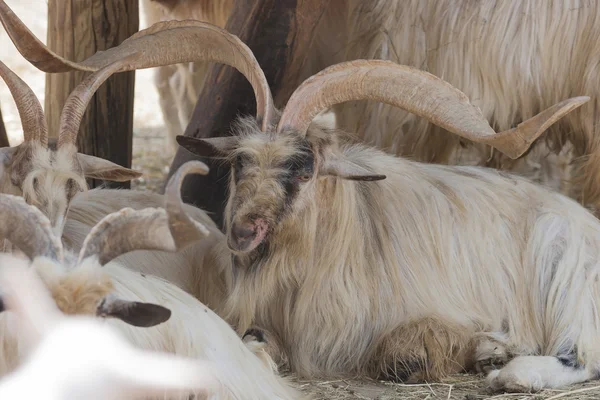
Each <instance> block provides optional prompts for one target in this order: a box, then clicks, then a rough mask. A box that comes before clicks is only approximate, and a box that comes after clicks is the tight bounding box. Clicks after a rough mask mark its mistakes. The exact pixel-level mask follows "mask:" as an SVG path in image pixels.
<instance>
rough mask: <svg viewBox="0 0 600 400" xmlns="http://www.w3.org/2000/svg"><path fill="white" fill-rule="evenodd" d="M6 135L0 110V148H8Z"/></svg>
mask: <svg viewBox="0 0 600 400" xmlns="http://www.w3.org/2000/svg"><path fill="white" fill-rule="evenodd" d="M8 146H10V143H9V142H8V135H7V134H6V127H5V126H4V119H3V118H2V110H0V147H8Z"/></svg>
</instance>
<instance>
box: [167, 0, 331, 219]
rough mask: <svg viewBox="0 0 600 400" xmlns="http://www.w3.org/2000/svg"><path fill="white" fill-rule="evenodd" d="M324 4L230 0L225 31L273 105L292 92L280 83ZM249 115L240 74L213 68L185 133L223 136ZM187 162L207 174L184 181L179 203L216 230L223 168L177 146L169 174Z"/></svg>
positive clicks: (303, 50)
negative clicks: (263, 82)
mask: <svg viewBox="0 0 600 400" xmlns="http://www.w3.org/2000/svg"><path fill="white" fill-rule="evenodd" d="M326 6H327V2H326V1H322V0H255V1H248V0H236V3H235V5H234V7H233V12H232V14H231V15H230V17H229V20H228V22H227V25H226V27H225V29H226V30H227V31H229V32H231V33H233V34H235V35H237V36H238V37H239V38H240V39H241V40H242V41H243V42H244V43H246V44H247V45H248V47H250V49H252V51H253V52H254V55H255V56H256V59H257V60H258V62H259V63H260V65H261V67H262V68H263V70H264V72H265V75H266V77H267V80H268V82H269V85H270V87H271V90H272V92H273V97H274V99H275V102H276V105H277V106H278V107H281V106H282V105H284V104H285V103H286V102H287V100H288V98H289V96H290V95H291V94H292V91H293V90H294V89H295V88H294V87H289V85H286V84H285V83H286V82H294V83H295V82H296V81H297V79H298V75H299V74H300V71H301V68H302V65H303V63H304V62H305V58H306V57H305V56H306V54H307V52H308V51H309V49H310V47H311V43H312V41H313V38H314V33H315V31H316V26H317V24H318V22H319V19H320V18H321V16H322V15H323V13H324V11H325V8H326ZM284 77H285V79H284ZM255 114H256V100H255V98H254V93H253V91H252V87H251V86H250V84H249V83H248V82H247V81H246V79H245V78H244V76H243V75H242V74H240V73H239V72H237V71H236V70H235V69H233V68H231V67H227V66H224V65H220V64H219V65H214V66H213V67H212V69H211V71H210V72H209V75H208V78H207V80H206V83H205V85H204V88H203V90H202V93H201V94H200V96H199V98H198V103H197V104H196V109H195V110H194V113H193V115H192V119H191V121H190V123H189V125H188V127H187V129H186V131H185V135H186V136H194V137H213V136H223V135H229V134H230V131H229V127H230V124H231V122H232V121H233V120H234V119H235V118H236V117H237V116H238V115H255ZM193 159H200V160H201V161H203V162H205V163H206V164H207V165H208V166H209V167H210V173H209V175H207V176H197V175H196V176H191V177H189V178H188V179H187V180H186V181H185V182H184V184H183V187H182V196H183V199H184V201H185V202H187V203H191V204H194V205H196V206H197V207H200V208H202V209H203V210H205V211H207V212H209V215H210V216H211V217H212V218H213V220H214V221H215V222H216V223H217V225H218V226H220V227H222V226H223V210H224V208H225V202H226V200H227V198H226V196H227V188H226V186H227V184H228V182H229V178H228V175H229V168H228V166H222V167H221V166H219V163H218V162H213V161H211V160H208V159H204V158H201V157H196V156H194V155H192V154H190V153H189V152H187V151H186V150H185V149H182V148H179V149H178V151H177V154H176V155H175V159H174V160H173V164H172V165H171V171H170V174H172V173H173V172H175V171H176V170H177V168H178V167H179V166H180V165H181V164H183V163H185V162H187V161H189V160H193Z"/></svg>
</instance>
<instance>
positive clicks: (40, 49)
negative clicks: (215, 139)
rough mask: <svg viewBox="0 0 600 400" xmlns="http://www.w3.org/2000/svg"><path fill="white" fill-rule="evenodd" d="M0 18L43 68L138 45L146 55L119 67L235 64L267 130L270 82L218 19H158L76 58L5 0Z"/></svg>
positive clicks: (81, 66)
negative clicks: (39, 34) (52, 45)
mask: <svg viewBox="0 0 600 400" xmlns="http://www.w3.org/2000/svg"><path fill="white" fill-rule="evenodd" d="M0 20H1V21H2V24H3V25H4V28H5V29H6V31H7V32H8V34H9V36H10V38H11V40H12V41H13V43H15V46H16V47H17V49H18V50H19V52H20V53H21V55H23V57H25V58H26V59H27V60H28V61H29V62H31V63H32V64H33V65H35V66H36V67H37V68H39V69H41V70H42V71H44V72H66V71H72V70H79V71H97V70H99V69H101V68H103V67H105V66H107V65H108V64H111V63H113V62H115V61H117V60H120V59H122V58H124V57H125V56H127V55H129V54H132V53H134V52H137V51H140V52H141V53H142V57H140V58H139V59H137V60H135V61H133V62H131V63H128V64H123V65H122V67H121V69H120V70H119V71H117V72H122V71H131V70H135V69H143V68H152V67H160V66H164V65H170V64H179V63H187V62H195V61H208V62H218V63H222V64H226V65H229V66H231V67H233V68H235V69H237V70H238V71H240V72H241V73H242V74H243V75H244V76H245V77H246V78H247V79H248V81H250V84H251V85H252V88H253V89H254V94H255V96H256V105H257V107H256V109H257V113H256V117H257V120H258V121H260V122H261V124H262V129H263V130H265V131H266V130H267V128H268V126H269V124H270V123H271V121H272V118H273V116H274V108H273V107H274V106H273V98H272V96H271V91H270V89H269V84H268V83H267V79H266V78H265V74H264V73H263V71H262V69H261V68H260V65H259V64H258V62H257V61H256V59H255V58H254V55H253V54H252V51H251V50H250V49H249V48H248V46H246V45H245V44H244V43H243V42H242V41H241V40H240V39H239V38H238V37H237V36H235V35H232V34H231V33H229V32H227V31H225V30H224V29H221V28H218V27H216V26H214V25H211V24H208V23H205V22H199V21H193V20H185V21H166V22H159V23H156V24H154V25H152V26H151V27H149V28H147V29H144V30H141V31H139V32H138V33H136V34H134V35H132V36H131V37H129V38H128V39H126V40H125V41H123V43H121V44H120V45H119V46H116V47H113V48H111V49H108V50H106V51H99V52H97V53H96V54H94V55H93V56H91V57H89V58H88V59H86V60H84V61H82V62H78V63H76V62H72V61H69V60H66V59H65V58H63V57H61V56H59V55H57V54H56V53H54V52H52V51H51V50H50V49H48V47H46V46H45V45H44V44H43V43H42V42H40V41H39V40H38V39H37V38H36V37H35V35H33V33H32V32H31V31H30V30H29V29H27V27H26V26H25V25H24V24H23V22H22V21H21V20H20V19H19V18H18V17H17V16H16V15H15V13H14V12H12V10H11V9H10V8H9V7H8V6H7V5H6V4H5V3H4V1H3V0H0Z"/></svg>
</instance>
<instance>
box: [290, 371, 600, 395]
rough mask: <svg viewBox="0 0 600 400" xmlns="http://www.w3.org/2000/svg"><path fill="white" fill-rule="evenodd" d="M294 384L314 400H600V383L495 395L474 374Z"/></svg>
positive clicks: (593, 382) (292, 378)
mask: <svg viewBox="0 0 600 400" xmlns="http://www.w3.org/2000/svg"><path fill="white" fill-rule="evenodd" d="M291 380H292V382H293V385H294V386H296V387H297V388H299V389H300V390H302V391H303V392H304V393H307V394H311V395H312V396H313V399H314V400H326V399H327V400H345V399H348V400H350V399H352V400H354V399H356V400H359V399H360V400H391V399H406V400H430V399H431V400H432V399H446V400H482V399H497V400H554V399H565V400H566V399H571V400H592V399H594V400H597V399H600V386H598V382H595V381H591V382H587V383H584V384H581V385H574V386H571V387H565V388H562V389H560V390H558V389H554V390H544V391H542V392H539V393H492V392H490V391H489V390H488V389H487V388H486V385H485V380H484V379H483V378H481V377H477V376H474V375H466V374H461V375H454V376H452V377H450V378H448V379H446V380H444V381H443V382H439V383H424V384H418V385H403V384H395V383H391V382H382V381H375V380H351V379H350V380H327V381H318V380H315V381H306V380H298V379H295V378H294V377H291Z"/></svg>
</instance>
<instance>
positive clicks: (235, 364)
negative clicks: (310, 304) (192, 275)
mask: <svg viewBox="0 0 600 400" xmlns="http://www.w3.org/2000/svg"><path fill="white" fill-rule="evenodd" d="M8 257H9V256H6V258H8ZM32 267H33V268H35V270H36V272H37V273H38V274H39V276H40V277H41V278H42V281H43V282H44V284H45V285H46V286H47V287H48V289H49V291H50V293H51V294H52V297H53V298H54V300H55V302H56V304H57V306H58V308H59V309H60V310H61V311H63V312H65V313H66V314H71V315H88V316H93V315H94V314H95V310H96V308H97V307H98V304H99V303H100V301H101V300H102V298H103V297H104V296H106V295H107V294H108V293H114V294H116V295H118V296H119V297H121V298H127V299H132V300H136V301H144V302H146V301H148V302H154V303H156V304H161V305H164V306H166V307H167V308H169V309H170V310H171V311H172V316H171V318H170V319H169V320H168V321H167V322H165V323H163V324H161V325H157V326H155V327H150V328H138V327H134V326H130V325H126V324H124V323H123V322H121V321H118V322H117V321H114V320H113V321H111V320H107V321H106V324H108V325H110V326H112V328H113V329H116V330H117V331H119V333H120V334H121V335H122V336H123V337H124V338H125V339H126V340H127V341H128V342H129V343H130V344H132V345H134V346H135V347H137V348H140V349H143V350H151V351H157V352H166V353H173V354H176V355H178V356H185V357H188V358H193V359H197V360H203V361H207V362H209V363H210V365H212V373H213V374H214V375H215V377H216V379H218V381H219V382H220V389H219V390H218V391H217V392H215V393H213V395H217V396H218V398H230V399H241V398H256V399H263V398H272V399H284V398H295V397H296V396H297V394H295V392H294V391H293V390H292V389H290V388H289V387H287V386H286V385H285V383H283V381H281V380H280V379H279V378H277V377H276V375H275V374H274V373H273V371H272V369H271V366H270V365H268V364H267V365H265V364H264V363H263V362H262V361H261V360H260V359H259V358H258V357H257V356H256V355H254V354H253V353H251V352H250V351H249V350H248V348H247V347H246V345H245V344H244V343H243V342H242V341H241V340H240V338H239V337H238V336H237V335H236V333H235V332H234V331H233V330H232V329H231V328H230V327H229V325H227V323H226V322H225V321H223V320H222V319H221V318H219V317H218V316H217V315H216V314H215V313H213V312H212V311H211V310H210V309H208V307H206V306H204V305H203V304H201V303H200V302H198V301H197V300H196V299H194V298H193V297H192V296H190V295H188V294H187V293H185V292H183V291H182V290H180V289H178V288H177V287H175V286H173V285H172V284H170V283H168V282H166V281H164V280H162V279H159V278H156V277H153V276H151V275H143V274H140V273H138V272H134V271H131V270H129V269H127V268H124V267H123V266H122V265H121V264H120V263H119V262H117V261H113V262H111V263H109V264H107V265H106V266H104V267H103V268H100V267H99V266H98V264H97V262H96V261H95V260H94V259H93V258H90V259H88V260H86V261H85V262H84V263H83V264H81V265H79V266H77V267H76V268H73V269H68V268H67V269H65V267H64V266H63V265H60V264H58V263H56V262H54V261H52V260H50V259H46V258H36V259H35V260H34V261H33V265H32ZM0 320H1V321H2V324H3V328H2V332H3V334H4V346H3V347H2V348H3V349H5V350H4V351H3V354H2V357H0V360H1V361H2V368H0V370H1V373H2V374H6V373H8V372H10V371H11V370H13V369H14V368H15V367H16V366H17V365H18V363H19V361H20V359H21V357H22V354H20V353H21V349H22V347H23V346H22V345H21V344H20V340H21V338H20V334H19V333H18V331H15V325H14V322H15V321H14V320H13V319H12V318H11V315H3V316H1V317H0ZM253 346H254V347H255V348H256V352H257V353H259V354H261V353H262V352H263V351H262V347H263V346H261V345H260V344H253ZM199 394H200V393H199ZM188 397H189V393H186V394H185V395H183V396H182V397H181V398H182V399H187V398H188Z"/></svg>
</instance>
